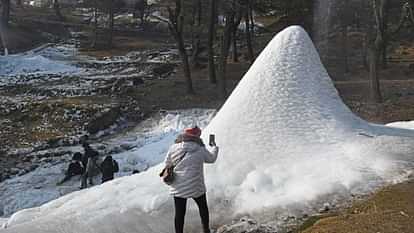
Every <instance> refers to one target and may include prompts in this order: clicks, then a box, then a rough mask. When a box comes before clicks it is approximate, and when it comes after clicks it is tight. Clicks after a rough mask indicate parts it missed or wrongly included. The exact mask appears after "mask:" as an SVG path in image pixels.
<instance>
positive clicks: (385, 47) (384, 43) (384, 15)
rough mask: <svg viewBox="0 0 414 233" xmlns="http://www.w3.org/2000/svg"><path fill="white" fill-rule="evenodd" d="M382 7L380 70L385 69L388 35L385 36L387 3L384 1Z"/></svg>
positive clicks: (387, 12)
mask: <svg viewBox="0 0 414 233" xmlns="http://www.w3.org/2000/svg"><path fill="white" fill-rule="evenodd" d="M383 4H384V6H383V11H384V12H383V16H382V17H383V20H382V24H383V26H382V30H383V31H382V34H383V36H382V37H383V41H382V48H381V49H382V54H381V58H382V68H383V69H387V48H388V35H387V30H388V14H389V9H388V5H389V4H388V1H384V3H383Z"/></svg>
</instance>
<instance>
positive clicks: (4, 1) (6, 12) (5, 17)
mask: <svg viewBox="0 0 414 233" xmlns="http://www.w3.org/2000/svg"><path fill="white" fill-rule="evenodd" d="M1 5H2V14H1V21H2V23H3V26H4V27H8V26H9V21H10V0H1Z"/></svg>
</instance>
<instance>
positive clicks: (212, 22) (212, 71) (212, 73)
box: [207, 0, 217, 84]
mask: <svg viewBox="0 0 414 233" xmlns="http://www.w3.org/2000/svg"><path fill="white" fill-rule="evenodd" d="M216 9H217V6H216V0H210V15H209V27H208V41H207V50H208V74H209V79H210V82H211V83H213V84H216V83H217V79H216V68H215V64H214V48H213V46H214V37H215V35H216Z"/></svg>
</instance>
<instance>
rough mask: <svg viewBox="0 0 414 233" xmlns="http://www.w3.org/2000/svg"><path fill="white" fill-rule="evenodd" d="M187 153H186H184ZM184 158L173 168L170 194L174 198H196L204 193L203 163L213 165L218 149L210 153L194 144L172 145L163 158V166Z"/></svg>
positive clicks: (215, 148)
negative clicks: (173, 176)
mask: <svg viewBox="0 0 414 233" xmlns="http://www.w3.org/2000/svg"><path fill="white" fill-rule="evenodd" d="M186 152H187V153H186ZM184 153H186V155H185V156H184V158H183V159H182V160H181V161H180V162H179V163H178V164H177V165H176V166H175V168H174V175H175V178H174V182H173V183H172V184H171V186H170V193H171V195H173V196H175V197H182V198H196V197H199V196H201V195H203V194H204V193H205V192H206V186H205V184H204V163H214V162H215V161H216V159H217V154H218V147H217V146H214V147H213V150H212V152H210V151H208V150H207V149H206V148H205V147H204V146H200V145H199V144H198V143H196V142H192V141H185V142H180V143H176V144H174V145H172V146H171V147H170V149H169V150H168V153H167V156H166V158H165V161H164V162H165V165H166V166H170V165H172V164H173V163H174V161H177V160H179V159H180V158H181V157H182V156H183V154H184Z"/></svg>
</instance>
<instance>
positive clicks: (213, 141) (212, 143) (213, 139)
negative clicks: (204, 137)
mask: <svg viewBox="0 0 414 233" xmlns="http://www.w3.org/2000/svg"><path fill="white" fill-rule="evenodd" d="M208 144H209V145H210V146H215V145H216V135H214V134H210V138H209V141H208Z"/></svg>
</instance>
